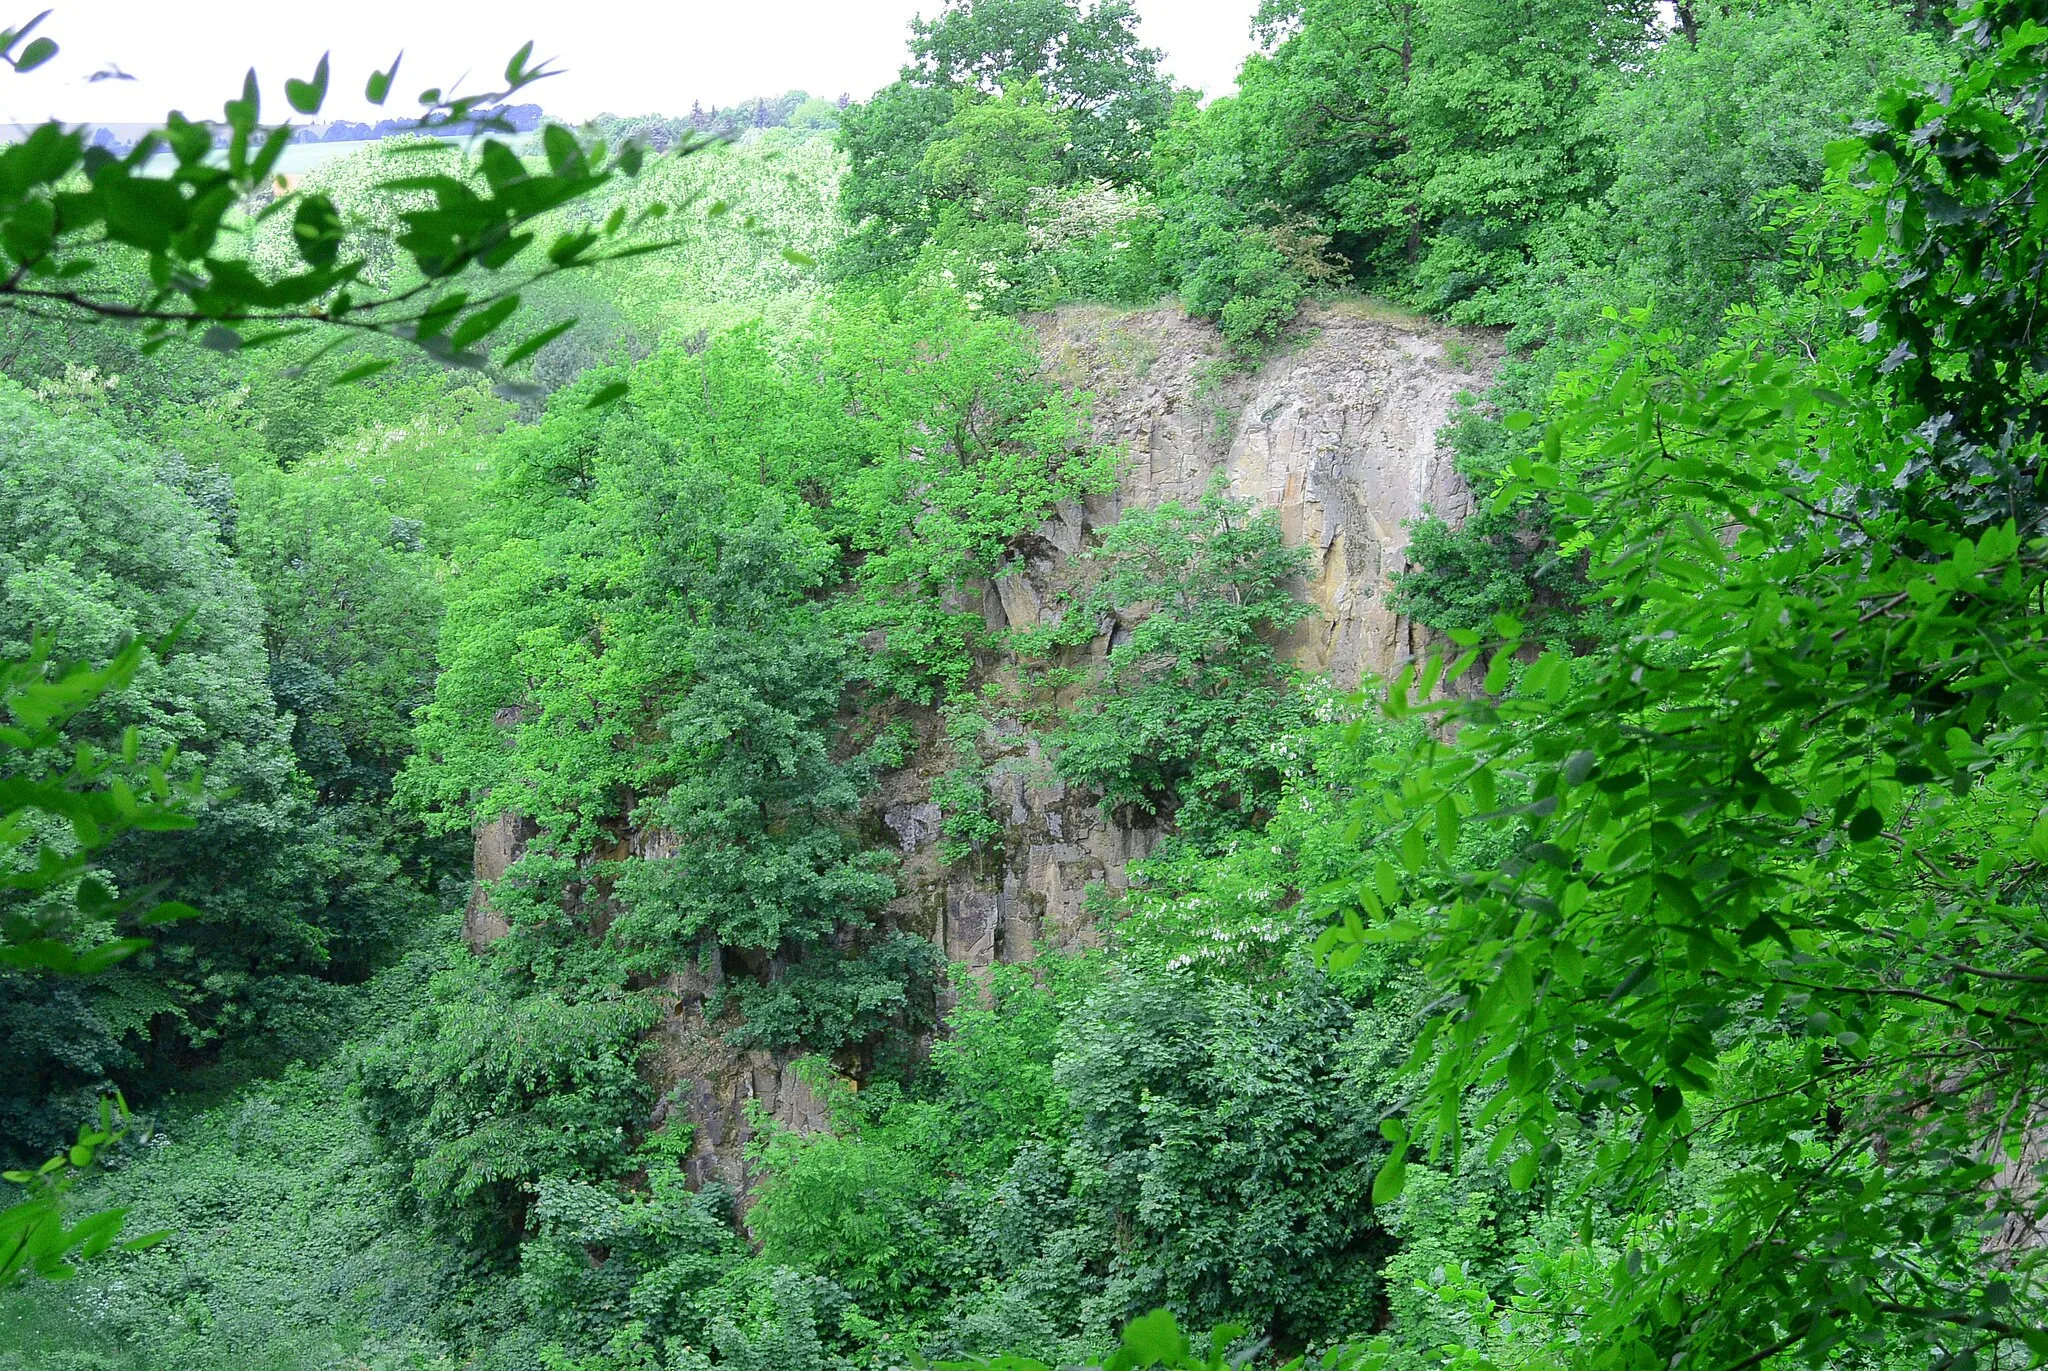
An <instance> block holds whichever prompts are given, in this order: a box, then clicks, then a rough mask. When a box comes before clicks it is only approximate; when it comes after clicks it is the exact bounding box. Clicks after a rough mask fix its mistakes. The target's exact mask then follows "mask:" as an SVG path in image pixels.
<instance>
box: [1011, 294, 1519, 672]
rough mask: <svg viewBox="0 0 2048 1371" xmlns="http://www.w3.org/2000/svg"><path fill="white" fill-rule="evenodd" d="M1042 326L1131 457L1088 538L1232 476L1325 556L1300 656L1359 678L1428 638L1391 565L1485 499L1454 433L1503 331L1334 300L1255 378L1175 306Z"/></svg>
mask: <svg viewBox="0 0 2048 1371" xmlns="http://www.w3.org/2000/svg"><path fill="white" fill-rule="evenodd" d="M1039 329H1040V333H1041V336H1042V337H1043V338H1044V340H1045V343H1044V347H1045V353H1046V359H1047V362H1048V364H1049V365H1050V366H1051V367H1052V368H1053V370H1054V372H1055V373H1056V374H1057V375H1059V377H1060V378H1061V379H1062V380H1065V381H1067V382H1068V383H1070V384H1073V385H1076V386H1079V387H1081V388H1083V389H1087V390H1090V391H1092V392H1094V395H1095V425H1096V431H1097V433H1098V435H1099V436H1100V437H1101V438H1102V439H1103V441H1105V442H1109V443H1112V444H1115V445H1117V446H1118V447H1120V448H1122V449H1123V450H1124V451H1126V452H1127V453H1128V454H1129V455H1128V458H1127V460H1126V464H1125V466H1124V469H1123V475H1122V479H1121V481H1120V482H1119V484H1118V488H1117V491H1116V493H1115V494H1114V495H1111V496H1106V497H1102V498H1100V499H1097V500H1092V501H1090V502H1089V505H1088V508H1087V509H1086V510H1085V511H1083V514H1084V518H1085V523H1084V525H1083V527H1082V529H1081V530H1080V534H1081V536H1083V537H1085V536H1086V535H1087V534H1088V533H1090V532H1093V531H1095V530H1098V529H1100V528H1103V527H1105V526H1107V525H1108V524H1111V523H1114V522H1115V521H1116V519H1117V517H1118V516H1119V515H1120V514H1121V513H1122V511H1123V510H1124V509H1127V508H1131V507H1134V506H1136V507H1145V506H1151V505H1157V504H1161V503H1163V502H1165V501H1167V500H1179V501H1182V502H1187V501H1191V500H1194V499H1197V498H1199V497H1200V496H1201V494H1202V492H1203V490H1204V489H1205V488H1206V487H1207V486H1208V483H1209V481H1210V480H1211V479H1212V478H1213V477H1214V476H1216V475H1217V474H1218V473H1221V474H1222V475H1223V476H1224V477H1225V478H1226V479H1227V480H1228V482H1229V488H1230V492H1231V494H1233V495H1235V496H1237V497H1239V498H1241V499H1248V500H1251V501H1252V502H1253V503H1254V504H1257V505H1260V506H1263V507H1265V508H1268V509H1273V510H1277V511H1278V512H1279V515H1280V520H1281V526H1282V528H1283V530H1284V531H1285V533H1286V536H1287V540H1288V541H1289V542H1290V543H1293V544H1295V545H1297V546H1301V545H1305V546H1307V547H1308V548H1309V549H1310V550H1311V552H1312V554H1313V557H1314V572H1313V575H1312V576H1311V578H1310V580H1309V583H1308V585H1307V587H1306V592H1307V596H1308V599H1309V600H1310V602H1311V603H1313V604H1314V605H1315V606H1316V608H1317V610H1318V611H1319V613H1318V614H1317V616H1316V617H1314V618H1311V619H1308V620H1305V621H1303V623H1302V624H1301V625H1300V626H1298V627H1297V628H1296V630H1295V632H1294V634H1293V638H1292V641H1291V642H1290V644H1289V647H1290V655H1291V656H1292V657H1293V659H1294V660H1295V662H1296V663H1297V664H1299V665H1300V666H1302V667H1304V668H1307V669H1309V670H1312V671H1319V672H1324V673H1327V674H1328V675H1329V676H1330V677H1331V678H1332V679H1333V680H1334V681H1336V683H1337V684H1338V685H1340V686H1347V687H1348V686H1354V685H1356V684H1357V683H1358V681H1359V679H1360V678H1361V676H1362V675H1364V674H1365V673H1382V674H1384V673H1388V672H1390V671H1391V670H1392V669H1393V668H1394V667H1395V665H1396V664H1397V663H1399V662H1400V661H1401V660H1402V659H1403V658H1404V657H1407V656H1408V655H1410V654H1411V653H1412V652H1413V651H1414V650H1415V649H1416V648H1417V647H1418V646H1419V640H1418V639H1417V638H1416V636H1415V634H1414V633H1413V632H1412V631H1411V626H1410V625H1409V624H1407V623H1406V622H1405V621H1403V620H1402V619H1401V618H1400V617H1399V616H1398V615H1396V614H1395V613H1394V612H1393V610H1392V609H1390V608H1389V607H1388V603H1387V591H1388V589H1389V588H1390V577H1391V576H1392V575H1393V574H1394V573H1396V572H1398V571H1400V570H1402V569H1403V567H1404V565H1405V563H1404V560H1403V554H1404V553H1405V551H1406V549H1407V545H1408V534H1407V531H1406V529H1405V528H1404V525H1405V524H1406V523H1407V521H1409V520H1411V519H1414V518H1417V517H1418V516H1420V515H1421V514H1422V513H1423V512H1424V511H1425V510H1434V511H1435V512H1436V513H1437V514H1439V515H1440V516H1442V517H1443V518H1444V519H1446V520H1448V521H1449V522H1451V523H1454V524H1455V523H1457V522H1459V521H1460V520H1462V519H1463V518H1464V517H1465V515H1466V514H1467V513H1468V512H1469V511H1470V508H1471V494H1470V492H1469V491H1468V490H1467V489H1466V486H1465V483H1464V481H1463V479H1462V478H1461V477H1459V475H1458V473H1457V471H1456V469H1455V468H1454V466H1453V465H1452V463H1451V460H1450V457H1449V454H1447V453H1444V452H1442V451H1440V450H1439V448H1438V446H1437V433H1438V431H1439V430H1440V429H1442V428H1443V427H1444V425H1445V424H1446V422H1447V421H1449V420H1450V419H1451V418H1452V417H1453V416H1454V415H1455V414H1456V412H1457V409H1458V405H1459V403H1460V399H1461V397H1463V396H1465V395H1468V394H1475V393H1477V392H1479V391H1481V390H1483V389H1484V388H1485V386H1486V383H1487V379H1488V377H1489V376H1490V375H1491V372H1492V369H1493V366H1494V364H1495V362H1496V361H1497V360H1498V358H1499V345H1498V343H1497V342H1496V341H1495V339H1494V338H1493V337H1492V335H1490V334H1484V333H1476V332H1473V331H1470V330H1453V329H1446V328H1441V327H1438V326H1436V325H1433V324H1429V323H1426V322H1424V321H1420V320H1415V319H1412V318H1409V317H1407V316H1404V315H1399V314H1395V313H1393V312H1391V311H1387V310H1384V309H1381V308H1378V307H1374V306H1371V305H1367V304H1364V303H1362V302H1341V303H1335V304H1328V305H1320V306H1315V307H1311V308H1310V309H1308V310H1305V311H1304V312H1303V316H1302V328H1301V335H1300V337H1299V338H1298V339H1297V340H1295V341H1294V342H1292V343H1291V344H1289V345H1288V346H1286V347H1284V348H1283V349H1281V350H1280V351H1279V353H1278V354H1277V355H1276V356H1274V357H1272V358H1270V359H1269V360H1268V361H1267V362H1266V363H1265V364H1264V365H1263V366H1261V367H1260V368H1259V369H1258V370H1257V371H1256V372H1254V373H1252V374H1250V375H1243V374H1233V373H1231V372H1230V371H1229V370H1227V368H1226V367H1225V366H1224V362H1225V360H1226V358H1225V352H1224V348H1223V344H1222V341H1221V339H1220V338H1218V337H1217V335H1216V333H1215V331H1214V330H1213V329H1212V328H1210V327H1208V326H1207V325H1205V324H1202V323H1199V322H1197V321H1193V320H1190V319H1187V318H1186V317H1185V316H1183V315H1181V314H1180V312H1179V311H1178V310H1174V309H1168V308H1161V309H1152V310H1143V311H1135V312H1132V311H1125V312H1116V311H1111V310H1106V309H1090V308H1077V309H1072V310H1065V311H1062V312H1060V313H1058V314H1054V315H1050V316H1047V317H1046V318H1045V319H1044V320H1042V321H1041V322H1040V324H1039ZM1054 522H1055V523H1056V524H1061V525H1066V524H1068V520H1067V519H1066V516H1065V515H1064V514H1063V515H1062V518H1061V519H1059V520H1056V521H1054ZM1059 531H1060V532H1061V533H1062V534H1063V535H1066V537H1067V538H1068V539H1071V538H1072V535H1071V534H1068V533H1067V529H1066V528H1064V527H1063V528H1061V529H1060V530H1059ZM1046 536H1047V539H1048V541H1052V540H1053V538H1054V534H1053V532H1052V531H1051V530H1050V529H1049V530H1048V531H1047V535H1046ZM1073 541H1078V540H1077V539H1074V540H1073ZM1034 589H1036V587H1034ZM1010 596H1013V597H1015V598H1017V599H1019V600H1022V599H1023V598H1024V597H1023V596H1022V594H1021V592H1018V591H1012V592H1010ZM1040 598H1042V595H1041V597H1040ZM1009 603H1010V597H1009V596H1006V598H1005V600H1004V604H1005V607H1006V608H1007V606H1008V605H1009Z"/></svg>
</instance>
